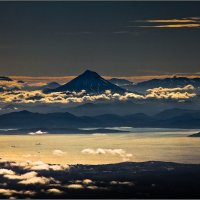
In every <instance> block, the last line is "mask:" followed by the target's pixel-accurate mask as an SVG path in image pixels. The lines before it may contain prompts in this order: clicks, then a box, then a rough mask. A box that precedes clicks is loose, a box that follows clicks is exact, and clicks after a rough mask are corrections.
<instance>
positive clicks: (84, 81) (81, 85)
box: [45, 70, 126, 94]
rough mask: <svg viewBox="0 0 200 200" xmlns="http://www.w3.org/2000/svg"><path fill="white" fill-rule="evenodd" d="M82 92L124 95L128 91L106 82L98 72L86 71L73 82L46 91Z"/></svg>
mask: <svg viewBox="0 0 200 200" xmlns="http://www.w3.org/2000/svg"><path fill="white" fill-rule="evenodd" d="M82 90H85V91H86V93H92V94H99V93H103V92H105V90H110V91H111V92H113V93H124V92H125V91H126V90H125V89H122V88H120V87H118V86H116V85H114V84H112V83H110V82H109V81H107V80H105V79H104V78H102V77H101V76H100V75H99V74H97V73H96V72H93V71H90V70H86V71H85V72H84V73H83V74H81V75H79V76H78V77H76V78H75V79H73V80H71V81H70V82H69V83H66V84H64V85H62V86H60V87H58V88H55V89H50V90H46V91H45V92H47V93H50V92H67V91H69V92H73V91H75V92H80V91H82Z"/></svg>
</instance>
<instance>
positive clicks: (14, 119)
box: [0, 110, 200, 128]
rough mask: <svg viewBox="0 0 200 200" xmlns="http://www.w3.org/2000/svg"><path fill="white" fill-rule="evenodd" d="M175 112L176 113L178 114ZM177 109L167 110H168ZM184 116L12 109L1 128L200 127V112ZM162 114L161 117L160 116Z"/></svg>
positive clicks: (0, 120) (6, 115) (1, 123)
mask: <svg viewBox="0 0 200 200" xmlns="http://www.w3.org/2000/svg"><path fill="white" fill-rule="evenodd" d="M175 111H176V110H175ZM175 111H174V113H175ZM170 112H171V113H173V111H172V110H171V111H165V113H170ZM181 112H182V114H180V115H178V116H177V115H176V114H170V115H171V116H170V117H169V118H162V117H161V116H162V115H163V113H164V112H162V113H161V114H158V115H154V116H147V115H145V114H143V113H137V114H133V115H126V116H119V115H113V114H106V115H99V116H94V117H88V116H82V117H77V116H75V115H72V114H70V113H67V112H66V113H46V114H41V113H32V112H29V111H20V112H12V113H9V114H3V115H0V128H40V127H43V128H83V127H115V126H118V127H119V126H131V127H159V128H200V111H196V112H194V111H189V110H188V111H187V113H184V112H185V111H179V113H181ZM158 116H159V117H158Z"/></svg>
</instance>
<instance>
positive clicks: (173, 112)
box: [154, 108, 200, 119]
mask: <svg viewBox="0 0 200 200" xmlns="http://www.w3.org/2000/svg"><path fill="white" fill-rule="evenodd" d="M196 112H200V111H197V110H188V109H179V108H174V109H169V110H164V111H162V112H160V113H158V114H156V115H155V116H154V117H155V118H156V119H170V118H173V117H178V116H181V115H185V114H191V113H196Z"/></svg>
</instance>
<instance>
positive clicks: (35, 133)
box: [28, 130, 48, 135]
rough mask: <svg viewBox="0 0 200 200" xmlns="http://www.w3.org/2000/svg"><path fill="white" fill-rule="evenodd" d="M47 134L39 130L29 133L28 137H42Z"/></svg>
mask: <svg viewBox="0 0 200 200" xmlns="http://www.w3.org/2000/svg"><path fill="white" fill-rule="evenodd" d="M46 133H48V132H45V131H41V130H38V131H36V132H30V133H28V134H29V135H43V134H46Z"/></svg>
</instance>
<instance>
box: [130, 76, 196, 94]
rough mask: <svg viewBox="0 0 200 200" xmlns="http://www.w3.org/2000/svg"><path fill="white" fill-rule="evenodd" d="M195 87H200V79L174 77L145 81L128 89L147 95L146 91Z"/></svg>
mask: <svg viewBox="0 0 200 200" xmlns="http://www.w3.org/2000/svg"><path fill="white" fill-rule="evenodd" d="M186 85H193V86H194V87H195V88H198V87H200V78H187V77H176V76H175V77H172V78H165V79H151V80H148V81H143V82H140V83H137V84H135V85H132V86H130V87H128V89H129V90H130V91H136V92H141V93H145V92H146V90H148V89H151V88H157V87H166V88H176V87H184V86H186Z"/></svg>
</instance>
